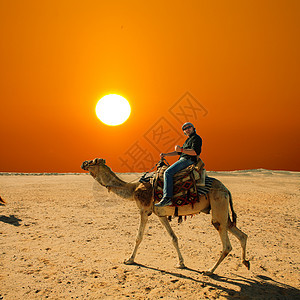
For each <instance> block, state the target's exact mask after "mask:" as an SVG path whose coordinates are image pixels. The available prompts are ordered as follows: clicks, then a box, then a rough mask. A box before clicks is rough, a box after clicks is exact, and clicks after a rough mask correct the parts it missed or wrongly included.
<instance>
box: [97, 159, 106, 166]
mask: <svg viewBox="0 0 300 300" xmlns="http://www.w3.org/2000/svg"><path fill="white" fill-rule="evenodd" d="M97 160H98V164H99V165H100V164H104V165H105V159H103V158H97Z"/></svg>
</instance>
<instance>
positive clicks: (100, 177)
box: [81, 158, 125, 186]
mask: <svg viewBox="0 0 300 300" xmlns="http://www.w3.org/2000/svg"><path fill="white" fill-rule="evenodd" d="M81 169H83V170H85V171H89V172H90V174H91V175H92V177H94V179H96V180H97V181H98V182H99V183H100V184H101V185H104V186H109V185H119V184H120V183H125V182H124V181H122V180H121V179H119V178H118V177H117V176H116V175H115V173H114V172H113V171H112V170H111V168H110V167H108V166H107V165H106V164H105V159H102V158H95V159H93V160H86V161H84V162H83V163H82V165H81ZM116 182H117V183H116Z"/></svg>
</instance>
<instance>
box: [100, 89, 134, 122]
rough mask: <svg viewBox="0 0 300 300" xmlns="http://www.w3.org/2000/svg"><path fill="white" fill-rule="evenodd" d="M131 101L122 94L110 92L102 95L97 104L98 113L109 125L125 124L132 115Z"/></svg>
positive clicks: (102, 120)
mask: <svg viewBox="0 0 300 300" xmlns="http://www.w3.org/2000/svg"><path fill="white" fill-rule="evenodd" d="M130 113H131V107H130V104H129V102H128V101H127V100H126V99H125V98H124V97H122V96H120V95H116V94H110V95H106V96H104V97H102V98H101V99H100V100H99V101H98V103H97V105H96V115H97V117H98V118H99V119H100V121H101V122H102V123H104V124H106V125H109V126H117V125H121V124H123V123H124V122H125V121H126V120H127V119H128V118H129V116H130Z"/></svg>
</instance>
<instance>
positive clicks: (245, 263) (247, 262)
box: [243, 260, 250, 270]
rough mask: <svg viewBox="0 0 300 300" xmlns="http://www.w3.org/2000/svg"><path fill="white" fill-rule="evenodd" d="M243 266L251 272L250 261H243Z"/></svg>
mask: <svg viewBox="0 0 300 300" xmlns="http://www.w3.org/2000/svg"><path fill="white" fill-rule="evenodd" d="M243 264H244V265H245V266H246V268H247V269H248V270H250V262H249V260H244V261H243Z"/></svg>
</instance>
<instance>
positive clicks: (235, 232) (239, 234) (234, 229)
mask: <svg viewBox="0 0 300 300" xmlns="http://www.w3.org/2000/svg"><path fill="white" fill-rule="evenodd" d="M228 229H229V231H230V232H231V233H232V234H233V235H234V236H236V237H237V238H238V240H239V241H240V243H241V246H242V262H243V264H244V265H245V266H246V267H247V268H248V270H250V262H249V260H246V243H247V238H248V236H247V234H245V233H244V232H242V231H241V230H240V229H238V228H237V227H235V226H232V227H230V226H229V228H228Z"/></svg>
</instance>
